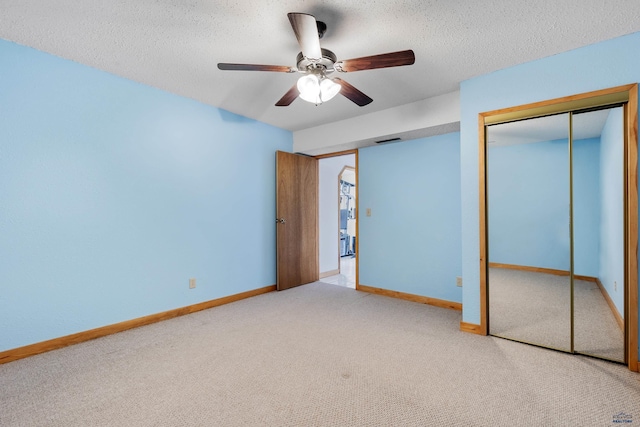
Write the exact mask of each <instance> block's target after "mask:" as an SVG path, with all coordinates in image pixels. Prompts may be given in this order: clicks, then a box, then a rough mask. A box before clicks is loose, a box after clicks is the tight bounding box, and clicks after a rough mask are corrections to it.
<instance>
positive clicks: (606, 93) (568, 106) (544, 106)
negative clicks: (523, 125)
mask: <svg viewBox="0 0 640 427" xmlns="http://www.w3.org/2000/svg"><path fill="white" fill-rule="evenodd" d="M620 104H623V107H624V127H625V129H624V135H625V141H624V161H625V185H624V187H625V188H624V200H625V219H624V221H625V224H624V225H625V227H624V229H625V260H624V261H625V304H624V305H625V310H624V323H625V338H624V339H625V360H626V364H627V366H628V367H629V369H630V370H632V371H635V372H638V371H639V368H640V366H639V365H640V363H639V361H638V303H639V301H638V85H637V84H630V85H624V86H617V87H614V88H609V89H603V90H598V91H594V92H587V93H582V94H578V95H572V96H567V97H563V98H556V99H552V100H547V101H542V102H536V103H532V104H525V105H520V106H516V107H510V108H504V109H500V110H494V111H488V112H484V113H480V114H479V115H478V135H479V147H478V157H479V158H478V170H479V196H480V200H479V209H480V210H479V217H480V224H479V226H480V230H479V231H480V233H479V237H480V260H479V261H480V331H479V332H480V333H481V334H482V335H488V333H489V292H488V286H489V284H488V274H489V273H488V266H489V259H488V235H487V231H488V227H487V219H488V212H487V174H486V171H487V138H486V136H487V126H488V125H492V124H499V123H508V122H512V121H516V120H523V119H528V118H535V117H544V116H547V115H551V114H558V113H568V112H573V111H578V110H585V109H588V108H595V107H605V106H608V105H611V106H613V105H620Z"/></svg>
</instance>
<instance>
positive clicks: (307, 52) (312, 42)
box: [287, 13, 322, 59]
mask: <svg viewBox="0 0 640 427" xmlns="http://www.w3.org/2000/svg"><path fill="white" fill-rule="evenodd" d="M287 16H288V17H289V22H291V27H293V32H294V33H295V34H296V38H297V39H298V44H299V45H300V49H301V50H302V55H303V56H305V57H306V58H308V59H321V58H322V51H321V50H320V37H319V36H318V24H316V18H314V17H313V15H309V14H307V13H287Z"/></svg>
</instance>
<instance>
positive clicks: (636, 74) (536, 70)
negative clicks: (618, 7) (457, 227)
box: [460, 33, 640, 324]
mask: <svg viewBox="0 0 640 427" xmlns="http://www.w3.org/2000/svg"><path fill="white" fill-rule="evenodd" d="M639 50H640V33H634V34H631V35H627V36H624V37H619V38H616V39H613V40H609V41H606V42H602V43H598V44H595V45H591V46H587V47H584V48H580V49H576V50H572V51H569V52H566V53H561V54H558V55H554V56H551V57H548V58H544V59H541V60H538V61H533V62H529V63H526V64H521V65H518V66H515V67H511V68H507V69H504V70H500V71H496V72H494V73H491V74H487V75H484V76H480V77H476V78H473V79H470V80H467V81H464V82H462V84H461V88H460V89H461V91H460V97H461V123H460V135H461V153H460V157H461V188H462V236H463V237H462V272H463V278H464V283H465V286H464V287H463V306H464V310H463V321H465V322H469V323H476V324H477V323H479V322H480V268H479V265H480V264H479V262H480V261H479V247H480V246H479V245H480V243H479V234H478V233H479V227H478V221H479V219H478V218H479V217H478V200H479V198H478V188H479V184H478V113H480V112H484V111H491V110H495V109H499V108H506V107H512V106H515V105H522V104H527V103H531V102H536V101H543V100H546V99H553V98H558V97H562V96H568V95H573V94H577V93H583V92H589V91H594V90H598V89H604V88H608V87H613V86H619V85H623V84H629V83H634V82H638V81H640V56H639V55H635V54H634V53H635V52H638V51H639Z"/></svg>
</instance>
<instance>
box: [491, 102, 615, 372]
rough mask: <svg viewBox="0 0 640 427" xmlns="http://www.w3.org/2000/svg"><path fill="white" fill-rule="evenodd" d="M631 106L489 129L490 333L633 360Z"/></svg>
mask: <svg viewBox="0 0 640 427" xmlns="http://www.w3.org/2000/svg"><path fill="white" fill-rule="evenodd" d="M624 128H625V127H624V111H623V107H621V106H619V105H617V106H607V107H598V108H597V109H596V108H591V109H588V110H575V111H569V112H565V113H561V114H549V115H546V116H544V117H536V118H530V119H518V120H513V121H508V122H504V123H498V124H492V125H489V126H486V128H485V131H486V136H485V140H486V165H485V167H486V169H485V170H486V236H487V250H488V252H487V253H488V264H487V289H488V304H489V317H488V319H489V333H490V334H491V335H495V336H499V337H502V338H508V339H511V340H515V341H520V342H524V343H529V344H534V345H538V346H542V347H548V348H553V349H556V350H561V351H565V352H571V353H581V354H587V355H590V356H594V357H598V358H603V359H607V360H613V361H618V362H624V361H625V335H624V317H623V316H624V304H625V214H624V212H625V197H624V194H625V187H624V183H625V181H624V176H625V168H624V165H625V163H624V162H625V154H624V153H625V137H624Z"/></svg>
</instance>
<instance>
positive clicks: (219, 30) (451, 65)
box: [0, 0, 640, 131]
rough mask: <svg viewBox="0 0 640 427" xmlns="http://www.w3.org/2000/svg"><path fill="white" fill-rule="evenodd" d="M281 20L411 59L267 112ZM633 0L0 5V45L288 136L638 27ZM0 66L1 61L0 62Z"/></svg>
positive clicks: (7, 0) (288, 55) (282, 57)
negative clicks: (322, 28)
mask: <svg viewBox="0 0 640 427" xmlns="http://www.w3.org/2000/svg"><path fill="white" fill-rule="evenodd" d="M287 12H306V13H311V14H313V15H314V16H316V18H317V19H318V20H322V21H324V22H326V24H327V26H328V29H327V32H326V34H325V36H324V38H323V39H322V40H321V45H322V47H324V48H327V49H330V50H332V51H333V52H335V53H336V55H337V56H338V59H350V58H356V57H360V56H368V55H373V54H379V53H387V52H393V51H398V50H404V49H413V50H414V51H415V55H416V63H415V64H414V65H412V66H407V67H398V68H393V69H379V70H369V71H359V72H355V73H347V74H344V75H341V77H342V78H344V79H345V80H347V81H348V82H349V83H351V84H353V85H354V86H356V87H357V88H358V89H360V90H361V91H363V92H364V93H366V94H367V95H369V96H371V97H372V98H373V99H374V102H373V103H371V104H370V105H368V106H366V107H358V106H356V105H355V104H353V103H352V102H350V101H348V100H347V99H346V98H344V97H341V96H338V97H336V98H334V99H333V100H331V101H330V102H328V103H326V104H324V105H321V106H318V107H316V106H314V105H313V104H309V103H306V102H304V101H302V100H299V99H298V100H296V101H294V102H293V104H292V105H291V106H289V107H275V106H274V104H275V103H276V101H277V100H278V99H280V97H281V96H282V95H284V93H285V92H286V91H287V90H288V89H289V88H290V87H291V86H292V85H293V84H294V83H295V80H296V78H297V75H295V74H285V73H269V72H242V71H220V70H218V68H217V66H216V64H217V63H218V62H239V63H254V64H274V65H288V66H295V59H296V55H297V53H298V52H299V47H298V45H297V42H296V38H295V36H294V34H293V31H292V29H291V26H290V24H289V21H288V19H287V15H286V14H287ZM639 16H640V1H638V0H616V1H612V0H611V1H603V0H537V1H531V0H527V1H523V0H489V1H473V0H467V1H464V0H410V1H398V0H388V1H364V0H358V1H349V2H346V1H337V0H328V1H319V0H308V1H306V0H297V1H295V0H278V1H276V0H264V1H256V0H251V1H250V0H217V1H211V0H135V1H131V0H126V1H125V0H110V1H98V0H0V38H3V39H7V40H11V41H15V42H17V43H20V44H23V45H26V46H31V47H34V48H36V49H39V50H42V51H45V52H49V53H53V54H55V55H58V56H60V57H63V58H67V59H71V60H74V61H77V62H79V63H82V64H86V65H90V66H92V67H95V68H98V69H101V70H105V71H108V72H110V73H113V74H116V75H119V76H122V77H125V78H128V79H131V80H134V81H137V82H141V83H144V84H147V85H151V86H154V87H157V88H161V89H164V90H166V91H169V92H173V93H175V94H178V95H182V96H186V97H189V98H193V99H196V100H199V101H201V102H204V103H206V104H210V105H213V106H216V107H221V108H224V109H227V110H229V111H232V112H234V113H238V114H241V115H244V116H247V117H250V118H254V119H257V120H261V121H263V122H266V123H270V124H273V125H275V126H278V127H281V128H285V129H289V130H292V131H297V130H301V129H306V128H309V127H314V126H318V125H322V124H326V123H331V122H334V121H337V120H343V119H347V118H351V117H355V116H358V115H361V114H367V113H371V112H374V111H379V110H383V109H387V108H391V107H395V106H398V105H402V104H407V103H411V102H414V101H418V100H422V99H426V98H430V97H433V96H436V95H440V94H444V93H448V92H452V91H455V90H457V89H458V87H459V83H460V82H461V81H463V80H465V79H468V78H471V77H474V76H477V75H481V74H486V73H489V72H491V71H495V70H498V69H501V68H505V67H509V66H513V65H516V64H519V63H523V62H526V61H530V60H533V59H537V58H542V57H545V56H550V55H553V54H556V53H560V52H564V51H567V50H570V49H574V48H577V47H580V46H584V45H588V44H592V43H595V42H598V41H601V40H607V39H611V38H614V37H617V36H621V35H624V34H629V33H632V32H636V31H640V19H639V18H638V17H639ZM0 66H1V65H0Z"/></svg>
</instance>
